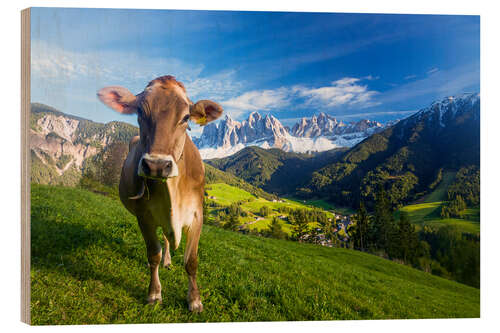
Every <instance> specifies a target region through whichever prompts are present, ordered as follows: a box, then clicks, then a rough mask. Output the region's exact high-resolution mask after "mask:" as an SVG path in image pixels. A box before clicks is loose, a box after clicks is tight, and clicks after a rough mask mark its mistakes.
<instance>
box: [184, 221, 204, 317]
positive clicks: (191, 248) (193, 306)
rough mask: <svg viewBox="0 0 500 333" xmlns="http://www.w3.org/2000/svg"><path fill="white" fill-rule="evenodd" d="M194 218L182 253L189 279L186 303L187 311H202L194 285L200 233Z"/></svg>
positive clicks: (196, 287) (199, 223) (199, 222)
mask: <svg viewBox="0 0 500 333" xmlns="http://www.w3.org/2000/svg"><path fill="white" fill-rule="evenodd" d="M198 218H199V217H195V221H194V222H193V225H192V226H191V227H190V228H189V229H188V231H187V241H186V251H185V252H184V267H185V268H186V272H187V275H188V279H189V287H188V294H187V301H188V306H189V311H192V312H201V311H203V304H201V299H200V291H199V290H198V286H197V285H196V270H197V269H198V242H199V240H200V233H201V221H197V220H198Z"/></svg>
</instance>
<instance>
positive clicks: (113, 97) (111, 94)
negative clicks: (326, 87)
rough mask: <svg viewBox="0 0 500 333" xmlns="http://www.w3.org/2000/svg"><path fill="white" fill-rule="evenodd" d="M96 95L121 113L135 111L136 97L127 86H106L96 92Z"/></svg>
mask: <svg viewBox="0 0 500 333" xmlns="http://www.w3.org/2000/svg"><path fill="white" fill-rule="evenodd" d="M97 97H99V99H100V100H101V102H103V103H104V104H106V105H107V106H109V107H110V108H112V109H113V110H115V111H118V112H120V113H123V114H132V113H135V112H136V111H137V105H136V102H137V97H136V96H135V95H134V94H132V93H131V92H130V91H129V90H128V89H127V88H123V87H106V88H102V89H101V90H99V91H98V92H97Z"/></svg>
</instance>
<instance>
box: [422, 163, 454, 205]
mask: <svg viewBox="0 0 500 333" xmlns="http://www.w3.org/2000/svg"><path fill="white" fill-rule="evenodd" d="M455 174H456V172H453V171H445V172H443V179H442V180H441V182H440V183H439V184H438V186H437V187H436V189H435V190H434V191H432V192H431V193H429V194H428V195H426V196H425V197H424V198H423V200H422V202H427V203H428V202H436V201H443V200H446V191H448V187H450V185H451V184H452V183H453V180H455Z"/></svg>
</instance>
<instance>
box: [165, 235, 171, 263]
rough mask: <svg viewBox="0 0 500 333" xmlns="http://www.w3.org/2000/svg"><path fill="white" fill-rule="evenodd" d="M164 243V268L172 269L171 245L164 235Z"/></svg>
mask: <svg viewBox="0 0 500 333" xmlns="http://www.w3.org/2000/svg"><path fill="white" fill-rule="evenodd" d="M163 241H164V243H165V251H164V252H163V267H165V268H167V269H170V268H171V266H172V258H171V257H170V243H169V242H168V239H167V237H166V236H165V234H163Z"/></svg>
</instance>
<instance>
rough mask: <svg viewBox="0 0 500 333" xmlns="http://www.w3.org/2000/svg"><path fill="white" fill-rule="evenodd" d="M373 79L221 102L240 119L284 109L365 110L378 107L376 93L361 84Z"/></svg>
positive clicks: (266, 92)
mask: <svg viewBox="0 0 500 333" xmlns="http://www.w3.org/2000/svg"><path fill="white" fill-rule="evenodd" d="M376 79H378V77H373V76H371V75H369V76H365V77H363V78H354V77H344V78H341V79H339V80H337V81H334V82H332V83H331V84H330V85H328V86H324V87H312V88H310V87H305V86H292V87H280V88H277V89H268V90H253V91H248V92H245V93H244V94H242V95H240V96H238V97H234V98H230V99H228V100H225V101H223V102H221V104H222V106H224V108H225V109H226V112H227V113H229V114H231V116H232V117H233V118H238V117H240V116H242V115H246V113H248V112H250V111H269V110H279V109H282V108H285V107H292V106H293V107H294V108H301V107H302V108H303V107H314V108H317V109H318V110H328V109H332V108H336V107H339V106H349V107H354V108H361V109H362V108H366V107H370V106H374V105H378V104H379V103H378V102H376V101H374V100H373V97H374V96H375V95H377V94H378V92H377V91H374V90H369V89H368V87H367V86H366V85H361V84H359V82H360V81H362V80H376Z"/></svg>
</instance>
